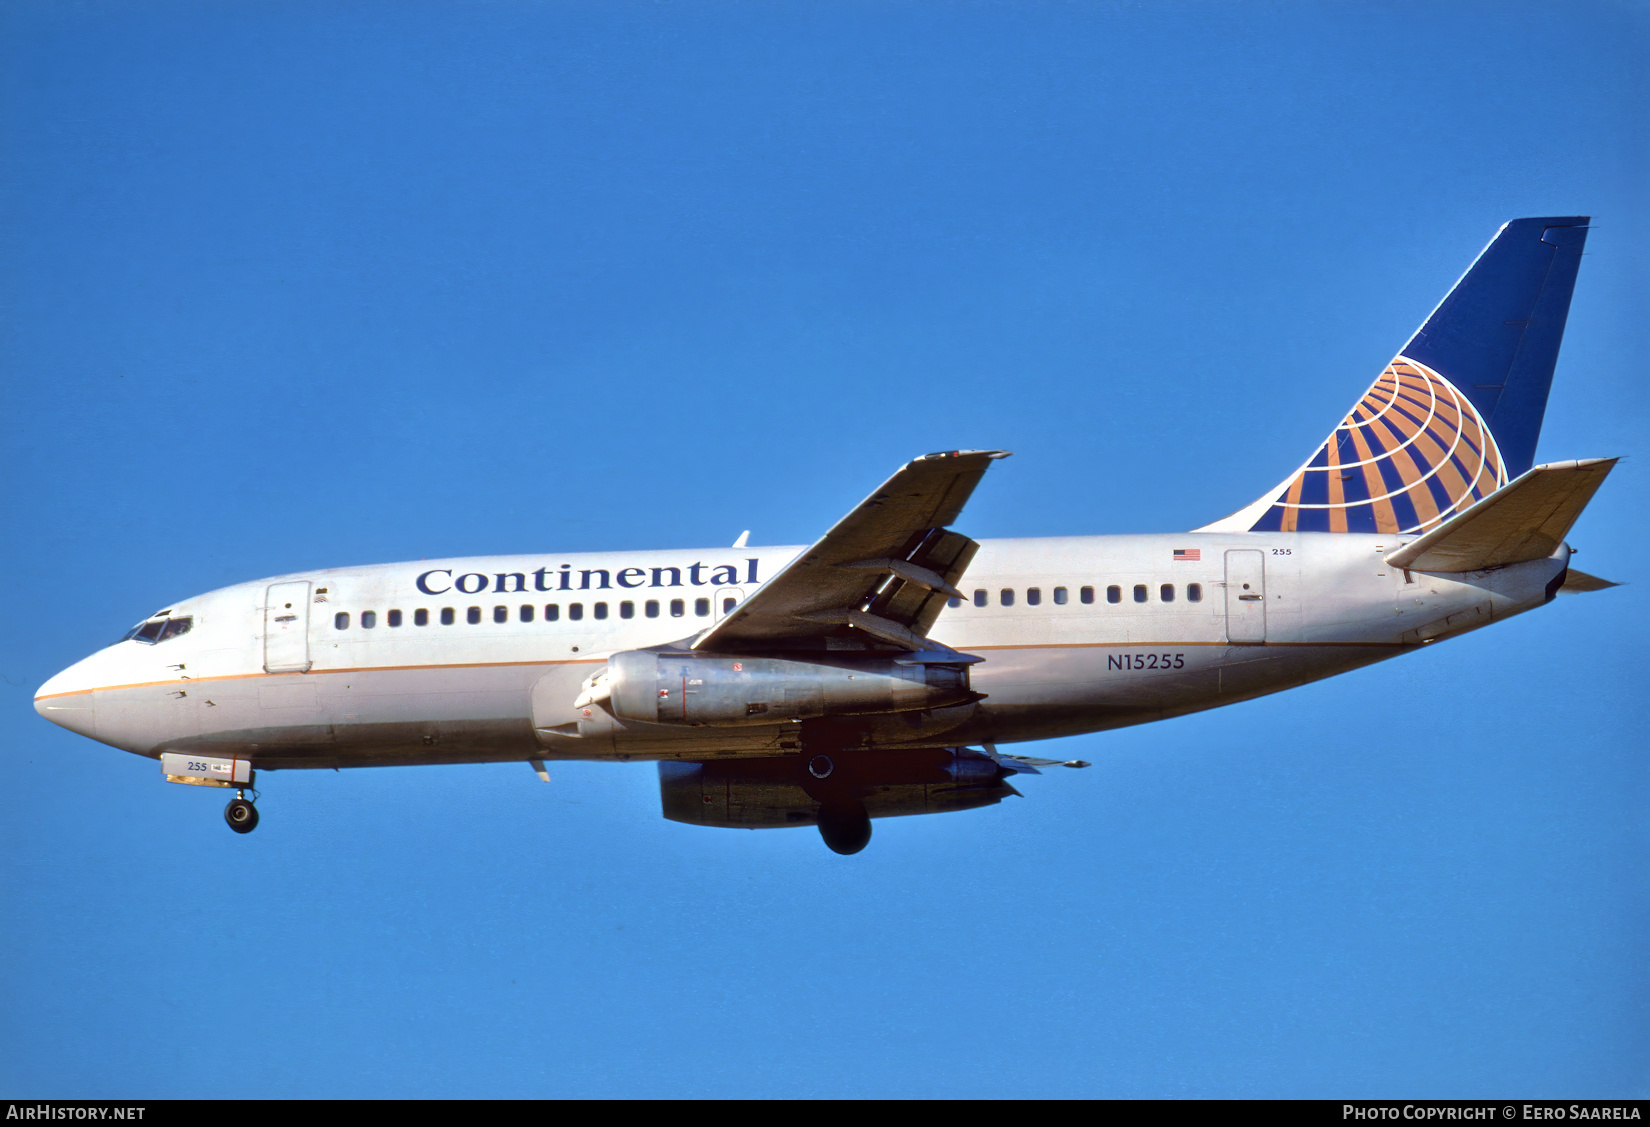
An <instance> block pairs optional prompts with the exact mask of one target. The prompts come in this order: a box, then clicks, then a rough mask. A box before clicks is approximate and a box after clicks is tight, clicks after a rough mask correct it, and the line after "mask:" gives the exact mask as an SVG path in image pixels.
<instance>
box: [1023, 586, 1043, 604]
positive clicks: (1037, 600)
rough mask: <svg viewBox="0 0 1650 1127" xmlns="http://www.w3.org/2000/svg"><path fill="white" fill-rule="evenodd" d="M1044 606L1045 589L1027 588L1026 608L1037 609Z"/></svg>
mask: <svg viewBox="0 0 1650 1127" xmlns="http://www.w3.org/2000/svg"><path fill="white" fill-rule="evenodd" d="M1042 604H1043V589H1042V588H1041V587H1027V588H1026V606H1028V607H1036V606H1042Z"/></svg>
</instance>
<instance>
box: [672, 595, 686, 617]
mask: <svg viewBox="0 0 1650 1127" xmlns="http://www.w3.org/2000/svg"><path fill="white" fill-rule="evenodd" d="M686 613H687V604H686V603H684V602H683V601H682V600H681V599H672V600H670V617H672V618H681V617H682V616H683V615H684V614H686Z"/></svg>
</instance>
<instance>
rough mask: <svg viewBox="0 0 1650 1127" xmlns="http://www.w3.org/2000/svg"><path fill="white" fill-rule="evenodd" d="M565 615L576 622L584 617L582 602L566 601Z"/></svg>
mask: <svg viewBox="0 0 1650 1127" xmlns="http://www.w3.org/2000/svg"><path fill="white" fill-rule="evenodd" d="M567 617H568V618H570V619H572V620H573V621H574V622H577V621H579V620H580V619H581V618H583V617H584V604H583V603H568V604H567Z"/></svg>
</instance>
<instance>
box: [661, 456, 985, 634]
mask: <svg viewBox="0 0 1650 1127" xmlns="http://www.w3.org/2000/svg"><path fill="white" fill-rule="evenodd" d="M1006 457H1008V453H1007V452H1006V451H1003V450H953V451H950V452H948V453H940V454H927V455H924V456H923V457H921V458H918V459H916V460H915V461H912V462H910V463H908V464H906V465H905V466H902V467H901V468H900V469H899V470H898V471H897V472H896V473H895V474H894V476H893V477H891V478H889V479H888V480H887V481H885V482H883V484H882V486H881V488H879V489H878V490H877V491H876V492H875V493H872V494H871V495H870V496H869V497H867V498H866V499H865V500H864V501H862V502H860V504H859V507H858V508H856V509H854V511H853V512H851V513H849V514H848V515H847V516H845V517H843V518H842V519H841V520H840V521H838V522H837V523H836V526H835V527H834V528H832V529H831V530H830V531H829V532H827V533H826V534H825V535H824V536H823V537H822V538H821V539H820V540H819V541H818V543H816V544H814V545H813V547H811V548H809V549H808V550H807V551H805V552H803V553H802V554H801V555H800V556H798V557H797V558H796V559H795V560H793V561H791V563H789V564H788V565H786V567H785V569H784V570H783V571H781V572H780V573H779V574H778V575H775V576H774V577H773V578H772V579H770V580H768V581H767V582H766V583H764V584H763V585H762V586H761V587H759V588H757V590H756V593H755V594H753V595H752V596H751V597H750V598H749V599H747V600H745V603H744V605H742V606H740V607H739V609H738V610H736V611H734V612H733V613H732V614H730V615H728V617H726V618H724V619H723V620H722V621H721V622H718V623H717V624H716V625H715V626H712V627H711V628H710V629H709V630H707V631H705V633H703V634H701V635H700V636H699V637H698V638H697V639H696V640H695V641H694V643H693V648H694V649H697V650H713V651H728V650H749V649H766V650H777V649H866V648H881V647H884V646H891V647H894V648H896V649H901V650H943V649H944V647H942V646H940V645H938V644H937V643H935V642H931V641H929V640H928V638H927V637H926V636H925V635H926V634H927V633H928V631H929V629H930V628H931V627H932V626H933V625H934V620H935V619H936V618H938V617H939V613H940V610H941V608H942V607H944V605H945V600H946V599H947V598H949V597H956V598H961V597H962V592H960V591H958V590H957V588H956V583H957V580H958V579H960V578H961V577H962V574H963V571H964V570H965V569H966V568H967V567H968V563H969V561H970V560H972V559H973V558H974V553H975V552H976V551H978V550H979V545H978V544H976V543H974V541H972V540H970V539H969V538H968V537H966V536H964V535H962V534H961V533H958V532H952V531H951V530H949V529H948V528H946V527H945V526H946V525H948V524H950V523H951V522H952V521H954V520H956V519H957V515H958V514H959V513H961V512H962V507H963V504H964V503H965V502H967V500H968V498H969V495H970V494H972V493H973V492H974V487H975V486H976V485H978V484H979V483H980V478H981V477H983V476H984V475H985V471H986V469H987V468H988V467H989V466H990V465H991V463H992V462H993V461H994V460H995V459H997V458H1006Z"/></svg>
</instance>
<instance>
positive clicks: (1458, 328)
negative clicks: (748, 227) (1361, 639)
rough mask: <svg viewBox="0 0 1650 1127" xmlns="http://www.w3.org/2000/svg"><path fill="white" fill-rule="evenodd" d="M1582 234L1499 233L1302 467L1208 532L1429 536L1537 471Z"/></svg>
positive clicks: (1560, 221)
mask: <svg viewBox="0 0 1650 1127" xmlns="http://www.w3.org/2000/svg"><path fill="white" fill-rule="evenodd" d="M1587 222H1588V220H1587V219H1586V217H1580V216H1571V217H1550V218H1537V219H1515V220H1513V221H1512V222H1511V223H1508V224H1506V225H1505V226H1504V227H1502V228H1501V230H1500V231H1498V232H1496V235H1495V238H1493V239H1491V240H1490V244H1489V246H1487V247H1485V248H1484V250H1483V252H1482V253H1481V254H1479V256H1478V258H1477V259H1476V260H1475V261H1474V262H1473V264H1472V266H1471V267H1469V268H1468V270H1467V272H1466V273H1465V274H1463V275H1462V276H1461V280H1460V281H1458V282H1456V283H1455V287H1454V288H1453V289H1451V290H1450V292H1449V294H1448V295H1447V296H1446V297H1445V298H1444V300H1443V301H1442V302H1441V303H1440V304H1439V306H1438V308H1437V309H1435V310H1433V312H1432V315H1431V316H1430V317H1428V318H1427V320H1426V323H1425V324H1424V325H1422V326H1421V328H1420V330H1419V331H1417V332H1416V334H1415V335H1414V336H1413V337H1411V338H1410V340H1409V343H1408V344H1406V345H1404V347H1403V349H1402V350H1401V351H1400V352H1399V353H1398V355H1397V356H1396V357H1395V358H1394V359H1393V361H1392V363H1390V364H1388V365H1387V367H1386V370H1385V371H1383V372H1382V373H1381V374H1380V376H1379V377H1377V378H1376V380H1375V383H1374V384H1373V385H1372V386H1371V387H1370V389H1369V390H1368V391H1367V392H1365V393H1364V397H1363V398H1362V399H1361V400H1359V402H1358V404H1357V406H1355V407H1353V409H1352V411H1351V413H1350V414H1348V415H1347V417H1346V419H1345V420H1344V421H1343V422H1342V423H1341V425H1340V426H1338V427H1336V428H1335V432H1334V433H1333V434H1331V435H1330V436H1329V438H1328V439H1326V440H1325V441H1324V443H1323V445H1322V446H1320V447H1319V448H1318V450H1317V452H1316V453H1314V454H1313V455H1312V457H1311V458H1309V459H1308V460H1307V462H1306V464H1305V465H1304V466H1302V467H1301V468H1300V469H1299V470H1297V471H1296V472H1295V473H1294V474H1292V475H1291V476H1290V477H1289V479H1288V480H1287V481H1285V482H1283V483H1282V484H1281V485H1279V486H1278V487H1277V488H1276V489H1273V490H1271V491H1270V492H1268V493H1267V494H1266V495H1265V496H1263V497H1261V498H1260V499H1259V500H1257V501H1255V502H1254V503H1253V504H1251V505H1249V506H1247V507H1246V508H1244V509H1242V510H1240V511H1239V512H1237V513H1234V514H1233V515H1232V516H1229V517H1227V518H1226V519H1225V520H1220V521H1216V522H1215V523H1214V524H1211V525H1207V526H1205V529H1204V530H1206V531H1211V532H1213V531H1221V532H1231V531H1255V532H1403V533H1414V532H1425V531H1426V530H1428V529H1431V528H1434V527H1436V526H1437V525H1439V524H1440V523H1442V522H1443V521H1445V520H1447V519H1449V518H1450V517H1451V516H1453V515H1455V514H1456V513H1458V512H1460V511H1461V510H1462V509H1465V508H1467V507H1468V506H1469V505H1472V504H1473V503H1474V502H1476V501H1479V500H1482V499H1483V498H1484V497H1486V496H1488V495H1489V494H1490V493H1492V492H1494V491H1495V490H1496V489H1498V488H1500V487H1501V486H1503V485H1505V484H1506V483H1507V482H1508V481H1510V480H1512V479H1513V478H1515V477H1517V476H1519V475H1520V474H1522V473H1524V472H1525V471H1526V470H1528V469H1529V468H1530V466H1531V465H1532V464H1533V463H1534V461H1535V446H1536V440H1537V438H1539V437H1540V435H1541V419H1542V416H1543V415H1545V414H1546V411H1547V392H1548V391H1549V389H1550V388H1551V387H1552V382H1553V367H1554V365H1555V364H1556V363H1557V361H1558V347H1559V344H1560V343H1561V342H1562V340H1563V338H1564V323H1565V320H1566V319H1567V318H1568V316H1569V312H1570V295H1571V293H1572V292H1573V291H1574V289H1575V280H1576V270H1577V268H1578V267H1579V266H1580V264H1581V250H1582V246H1583V244H1584V243H1585V242H1586V240H1587Z"/></svg>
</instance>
